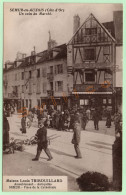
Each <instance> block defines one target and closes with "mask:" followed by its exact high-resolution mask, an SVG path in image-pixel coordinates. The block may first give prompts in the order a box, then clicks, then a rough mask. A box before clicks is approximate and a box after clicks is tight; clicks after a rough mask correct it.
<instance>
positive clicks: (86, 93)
mask: <svg viewBox="0 0 126 195" xmlns="http://www.w3.org/2000/svg"><path fill="white" fill-rule="evenodd" d="M72 94H112V92H107V91H106V92H83V91H82V92H78V91H77V92H76V91H75V92H72Z"/></svg>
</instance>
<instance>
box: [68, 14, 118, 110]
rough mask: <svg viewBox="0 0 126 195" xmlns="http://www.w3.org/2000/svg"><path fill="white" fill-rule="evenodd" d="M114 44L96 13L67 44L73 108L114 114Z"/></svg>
mask: <svg viewBox="0 0 126 195" xmlns="http://www.w3.org/2000/svg"><path fill="white" fill-rule="evenodd" d="M75 22H76V21H75ZM77 23H78V15H77ZM75 26H77V25H75ZM108 26H111V27H112V25H108ZM115 42H116V41H115V38H114V37H113V35H112V32H111V29H110V30H109V28H108V29H107V28H106V27H105V25H103V24H101V23H100V22H99V21H98V20H97V19H96V18H95V16H94V15H93V14H90V15H89V17H88V18H87V19H86V20H85V22H84V23H83V24H82V25H81V26H80V27H79V26H78V29H77V30H76V32H75V33H74V35H73V37H72V39H71V40H70V41H69V43H68V45H67V66H68V70H70V71H69V75H68V79H69V82H68V84H69V93H70V94H71V106H72V105H75V104H76V105H77V106H86V107H90V109H93V108H95V107H96V106H97V107H99V109H101V110H104V109H106V108H108V109H111V110H113V111H114V104H115V102H114V101H115V100H114V98H113V89H114V87H115V72H114V68H115V65H116V62H115V55H116V53H115ZM72 85H73V86H72Z"/></svg>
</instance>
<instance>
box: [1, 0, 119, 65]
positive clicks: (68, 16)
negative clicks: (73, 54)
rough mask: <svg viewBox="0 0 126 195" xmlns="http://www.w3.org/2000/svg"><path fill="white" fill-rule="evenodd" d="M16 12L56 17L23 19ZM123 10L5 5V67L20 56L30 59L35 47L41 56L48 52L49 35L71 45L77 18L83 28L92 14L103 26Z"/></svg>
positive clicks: (113, 6) (115, 6)
mask: <svg viewBox="0 0 126 195" xmlns="http://www.w3.org/2000/svg"><path fill="white" fill-rule="evenodd" d="M15 8H23V9H32V8H36V9H44V10H47V9H49V13H50V10H52V12H51V13H52V15H39V13H40V12H37V15H19V12H17V11H14V9H15ZM122 9H123V7H122V5H121V4H92V3H91V4H84V3H80V4H79V3H73V4H71V3H67V4H66V3H60V4H57V3H4V63H5V62H6V61H8V60H9V61H14V60H15V59H16V54H17V52H21V53H25V54H26V56H29V55H30V54H31V51H33V48H34V46H35V50H36V52H37V53H38V52H41V51H43V50H46V49H47V42H48V40H49V33H48V32H49V31H50V32H51V38H52V39H53V40H56V42H57V44H58V45H60V44H63V43H68V42H69V40H70V39H71V38H72V36H73V16H74V15H76V14H78V15H79V16H80V23H81V24H82V23H83V22H84V21H85V20H86V18H88V16H89V14H90V13H92V14H94V16H95V17H96V18H97V19H98V20H99V22H101V23H102V22H109V21H112V20H113V11H117V10H122ZM56 10H57V11H56ZM21 13H24V14H25V13H29V11H28V12H26V11H24V12H20V14H21ZM32 13H33V12H32ZM43 13H47V11H46V12H45V11H44V12H43Z"/></svg>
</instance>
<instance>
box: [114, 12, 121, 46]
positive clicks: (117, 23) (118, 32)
mask: <svg viewBox="0 0 126 195" xmlns="http://www.w3.org/2000/svg"><path fill="white" fill-rule="evenodd" d="M113 20H114V27H115V39H116V42H117V44H122V42H123V12H122V11H114V12H113Z"/></svg>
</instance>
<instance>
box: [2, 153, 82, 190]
mask: <svg viewBox="0 0 126 195" xmlns="http://www.w3.org/2000/svg"><path fill="white" fill-rule="evenodd" d="M32 158H33V155H32V154H29V153H27V152H19V151H16V152H15V153H14V154H5V155H3V176H43V175H44V176H67V178H68V191H75V192H76V191H79V187H78V185H77V183H76V179H75V178H73V177H72V176H70V175H69V174H67V173H64V172H62V171H61V170H58V169H56V168H53V167H51V164H50V162H46V163H42V162H41V161H37V162H35V161H32V160H31V159H32Z"/></svg>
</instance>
